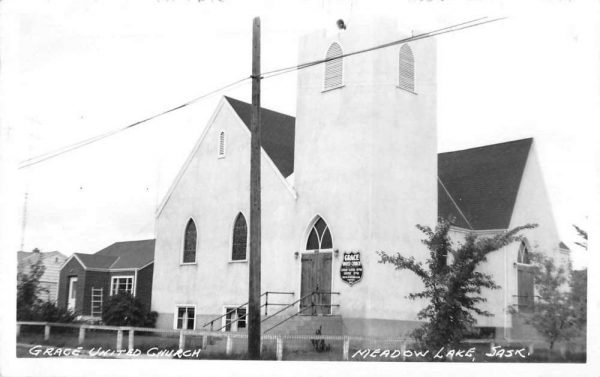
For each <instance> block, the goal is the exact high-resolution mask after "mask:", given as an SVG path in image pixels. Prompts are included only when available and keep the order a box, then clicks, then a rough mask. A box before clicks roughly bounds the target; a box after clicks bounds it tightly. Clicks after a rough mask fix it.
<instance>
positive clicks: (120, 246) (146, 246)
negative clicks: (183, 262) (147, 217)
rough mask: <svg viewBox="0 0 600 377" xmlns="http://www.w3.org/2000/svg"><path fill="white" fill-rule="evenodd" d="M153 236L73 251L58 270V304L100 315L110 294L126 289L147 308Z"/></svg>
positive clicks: (94, 315)
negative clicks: (89, 251)
mask: <svg viewBox="0 0 600 377" xmlns="http://www.w3.org/2000/svg"><path fill="white" fill-rule="evenodd" d="M153 268H154V240H142V241H125V242H116V243H114V244H112V245H110V246H108V247H107V248H105V249H102V250H100V251H98V252H96V253H94V254H82V253H74V254H73V255H72V256H71V257H69V259H68V260H67V261H66V262H65V264H64V265H63V267H62V268H61V270H60V284H59V292H58V305H59V306H60V307H63V308H69V309H71V310H74V311H75V312H77V313H79V314H80V315H82V316H84V317H87V316H91V317H100V316H101V314H102V304H103V302H104V301H105V300H106V299H108V297H109V296H110V295H113V294H116V293H118V292H122V291H125V292H129V293H131V294H133V295H134V296H135V297H137V298H138V299H140V300H141V302H142V303H143V304H144V306H145V307H146V308H147V309H148V308H149V307H150V301H151V298H152V273H153Z"/></svg>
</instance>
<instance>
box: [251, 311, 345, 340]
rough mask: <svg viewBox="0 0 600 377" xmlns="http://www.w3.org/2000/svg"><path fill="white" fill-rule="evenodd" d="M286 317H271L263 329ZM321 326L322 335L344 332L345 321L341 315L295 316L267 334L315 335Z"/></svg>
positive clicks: (264, 323)
mask: <svg viewBox="0 0 600 377" xmlns="http://www.w3.org/2000/svg"><path fill="white" fill-rule="evenodd" d="M283 319H285V317H281V318H273V319H269V320H267V321H265V322H263V324H262V329H263V331H265V330H267V329H269V328H270V327H271V326H273V325H275V324H276V323H277V322H279V321H282V320H283ZM319 327H321V334H322V335H342V334H344V323H343V320H342V316H340V315H315V316H312V315H302V316H295V317H292V318H290V319H289V320H287V321H285V322H284V323H282V324H281V325H279V326H277V327H275V328H274V329H273V330H271V331H269V332H268V333H267V334H272V335H315V333H316V332H317V329H319Z"/></svg>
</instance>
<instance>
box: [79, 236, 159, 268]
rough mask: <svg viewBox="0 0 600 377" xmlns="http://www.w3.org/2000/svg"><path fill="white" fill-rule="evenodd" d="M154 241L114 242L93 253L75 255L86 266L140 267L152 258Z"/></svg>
mask: <svg viewBox="0 0 600 377" xmlns="http://www.w3.org/2000/svg"><path fill="white" fill-rule="evenodd" d="M154 241H155V240H153V239H152V240H141V241H124V242H115V243H113V244H112V245H110V246H108V247H106V248H104V249H102V250H100V251H98V252H97V253H95V254H80V253H76V255H77V257H78V258H79V259H81V261H82V262H83V264H84V265H85V267H87V268H106V269H122V268H131V269H133V268H141V267H144V266H145V265H147V264H148V263H150V262H152V261H153V260H154Z"/></svg>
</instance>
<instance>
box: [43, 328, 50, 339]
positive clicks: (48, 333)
mask: <svg viewBox="0 0 600 377" xmlns="http://www.w3.org/2000/svg"><path fill="white" fill-rule="evenodd" d="M48 339H50V325H45V326H44V340H48Z"/></svg>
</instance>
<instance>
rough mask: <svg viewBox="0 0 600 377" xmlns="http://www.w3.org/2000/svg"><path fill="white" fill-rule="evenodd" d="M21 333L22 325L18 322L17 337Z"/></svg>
mask: <svg viewBox="0 0 600 377" xmlns="http://www.w3.org/2000/svg"><path fill="white" fill-rule="evenodd" d="M19 335H21V325H19V324H18V323H17V337H18V336H19Z"/></svg>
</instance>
